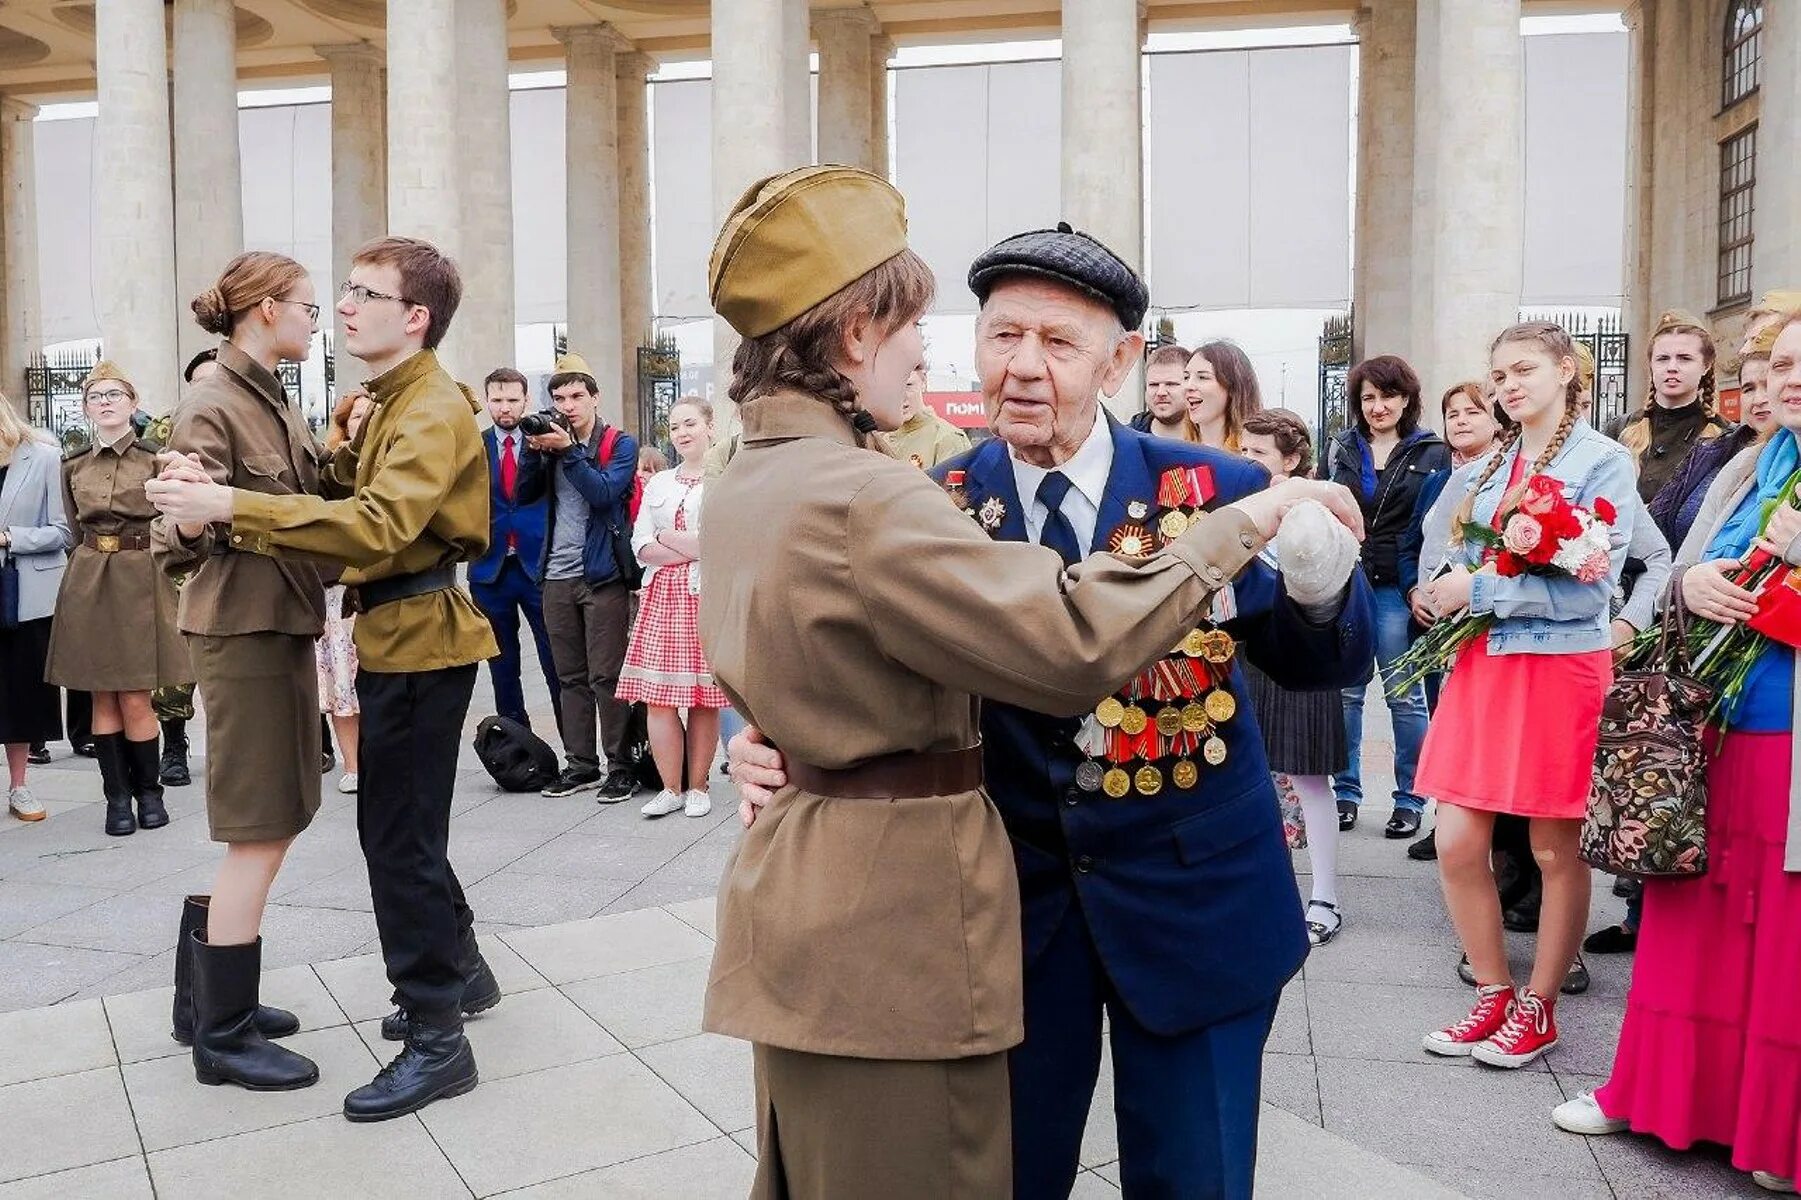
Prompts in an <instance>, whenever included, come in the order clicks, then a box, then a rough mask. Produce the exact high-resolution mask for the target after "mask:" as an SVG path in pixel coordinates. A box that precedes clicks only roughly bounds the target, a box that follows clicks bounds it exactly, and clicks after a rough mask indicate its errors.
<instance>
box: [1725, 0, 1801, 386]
mask: <svg viewBox="0 0 1801 1200" xmlns="http://www.w3.org/2000/svg"><path fill="white" fill-rule="evenodd" d="M1759 87H1760V89H1761V91H1762V92H1763V100H1762V103H1763V109H1762V111H1761V112H1760V113H1759V114H1758V123H1757V159H1758V171H1757V189H1758V193H1759V194H1758V195H1757V196H1756V203H1757V211H1756V214H1755V216H1754V218H1753V219H1754V221H1755V226H1754V228H1755V230H1756V234H1757V244H1756V253H1755V254H1754V255H1753V256H1752V259H1751V290H1752V294H1753V296H1754V297H1755V296H1758V295H1761V294H1763V293H1764V292H1766V291H1769V290H1770V289H1772V288H1792V287H1794V286H1796V283H1797V281H1801V228H1798V227H1797V222H1801V171H1797V170H1796V167H1795V163H1794V159H1793V157H1792V154H1793V147H1794V146H1795V145H1796V144H1797V142H1801V11H1796V6H1795V5H1793V4H1766V5H1764V27H1763V75H1762V78H1761V83H1760V84H1759ZM1765 164H1768V165H1767V166H1766V165H1765ZM1733 349H1734V350H1736V349H1737V348H1736V347H1733Z"/></svg>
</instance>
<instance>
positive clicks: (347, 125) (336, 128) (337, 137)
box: [313, 42, 388, 390]
mask: <svg viewBox="0 0 1801 1200" xmlns="http://www.w3.org/2000/svg"><path fill="white" fill-rule="evenodd" d="M314 53H316V54H318V55H319V57H320V58H323V59H324V60H325V65H326V67H327V68H328V69H329V70H330V71H331V270H332V277H331V278H330V279H315V280H313V285H314V286H315V287H317V288H318V289H319V302H320V303H321V304H324V305H325V306H326V307H327V308H332V307H334V306H335V305H336V303H337V298H338V285H339V284H341V283H343V282H344V281H345V280H346V279H348V278H350V256H351V255H352V254H353V253H355V252H356V249H357V247H359V246H361V245H363V244H364V243H366V242H371V241H374V240H375V239H376V238H378V237H381V236H382V235H383V234H385V233H386V232H387V230H388V217H387V207H388V138H387V114H388V99H387V81H386V79H385V77H384V75H383V71H382V52H381V51H380V50H377V49H376V48H375V47H374V46H371V45H369V44H368V43H367V42H353V43H350V44H348V45H342V46H316V47H314ZM334 327H335V329H336V331H337V332H336V334H335V335H334V338H333V362H332V366H333V369H334V372H335V375H336V382H337V386H338V388H339V389H340V390H342V389H343V388H344V387H345V386H346V385H348V384H351V383H356V382H359V381H361V380H362V379H364V378H366V377H367V375H368V372H366V371H365V370H363V366H362V364H361V363H359V362H358V361H357V360H356V359H354V358H351V357H350V355H348V354H346V353H345V352H344V322H343V319H342V318H337V319H336V321H335V326H334Z"/></svg>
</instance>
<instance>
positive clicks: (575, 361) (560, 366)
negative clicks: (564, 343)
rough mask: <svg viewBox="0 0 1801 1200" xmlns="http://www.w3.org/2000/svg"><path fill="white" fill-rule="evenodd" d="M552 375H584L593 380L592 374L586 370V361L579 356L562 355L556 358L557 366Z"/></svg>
mask: <svg viewBox="0 0 1801 1200" xmlns="http://www.w3.org/2000/svg"><path fill="white" fill-rule="evenodd" d="M551 374H552V375H586V376H587V377H588V378H589V379H593V378H594V372H593V371H591V370H590V369H589V368H588V360H587V359H585V358H583V357H582V356H581V355H579V354H567V353H565V354H563V355H561V356H559V357H558V358H557V365H556V367H555V368H554V369H553V370H552V371H551Z"/></svg>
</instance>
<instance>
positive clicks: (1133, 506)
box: [1126, 500, 1151, 521]
mask: <svg viewBox="0 0 1801 1200" xmlns="http://www.w3.org/2000/svg"><path fill="white" fill-rule="evenodd" d="M1150 515H1151V507H1150V505H1148V504H1146V503H1145V502H1144V501H1142V500H1134V501H1132V502H1131V503H1130V504H1128V505H1126V516H1128V517H1131V518H1132V519H1133V520H1134V521H1142V520H1144V519H1145V518H1146V517H1148V516H1150Z"/></svg>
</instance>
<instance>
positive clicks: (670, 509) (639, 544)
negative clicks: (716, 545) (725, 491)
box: [632, 469, 706, 595]
mask: <svg viewBox="0 0 1801 1200" xmlns="http://www.w3.org/2000/svg"><path fill="white" fill-rule="evenodd" d="M705 486H706V485H705V483H704V482H703V481H701V480H696V481H695V482H694V483H693V484H692V485H690V484H689V482H688V481H687V480H685V479H682V478H681V477H680V476H678V475H677V474H676V473H675V471H674V470H673V469H672V470H668V471H658V472H657V473H656V474H655V475H652V476H651V477H650V478H649V479H647V480H645V482H644V501H643V503H642V504H640V505H639V507H638V519H637V520H636V521H634V522H633V523H632V553H633V554H636V555H637V556H638V561H639V562H643V561H644V547H646V546H649V545H651V544H652V543H654V542H655V541H656V540H657V535H658V534H659V533H662V532H663V531H664V530H666V529H674V528H675V514H676V511H677V510H678V509H679V510H680V511H681V512H682V513H683V514H684V516H683V517H682V525H683V527H684V528H685V529H686V531H687V532H689V533H699V532H700V495H701V492H702V490H703V489H704V488H705ZM656 573H657V567H656V566H655V565H654V564H652V563H644V586H645V587H646V588H649V587H650V581H651V578H652V577H653V576H654V575H656ZM688 590H689V591H691V592H693V593H695V594H696V595H698V594H699V593H700V564H699V563H698V562H696V563H695V564H694V567H693V569H692V570H691V571H689V572H688Z"/></svg>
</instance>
